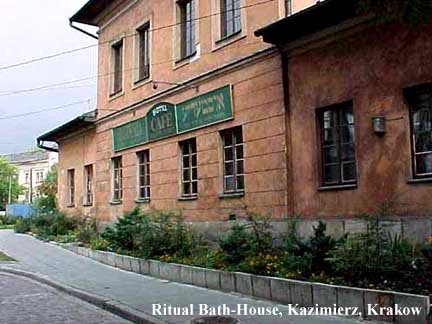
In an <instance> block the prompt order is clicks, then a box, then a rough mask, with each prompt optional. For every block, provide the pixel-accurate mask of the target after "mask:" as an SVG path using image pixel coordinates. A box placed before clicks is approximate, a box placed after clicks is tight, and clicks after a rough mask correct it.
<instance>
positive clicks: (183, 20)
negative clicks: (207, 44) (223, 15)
mask: <svg viewBox="0 0 432 324" xmlns="http://www.w3.org/2000/svg"><path fill="white" fill-rule="evenodd" d="M188 5H190V12H189V13H188V11H187V10H188ZM177 6H178V9H179V27H180V34H179V36H180V37H179V39H180V51H179V60H178V61H182V60H185V59H187V58H190V57H192V56H194V55H195V54H196V53H197V44H196V40H197V24H196V9H197V8H196V0H180V1H177ZM188 16H189V19H188ZM188 22H189V23H190V25H189V26H190V35H188V33H187V32H188V27H189V26H188ZM188 40H189V44H190V48H188Z"/></svg>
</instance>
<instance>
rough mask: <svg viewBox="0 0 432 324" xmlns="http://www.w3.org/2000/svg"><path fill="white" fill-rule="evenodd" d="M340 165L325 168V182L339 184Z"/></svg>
mask: <svg viewBox="0 0 432 324" xmlns="http://www.w3.org/2000/svg"><path fill="white" fill-rule="evenodd" d="M339 172H340V169H339V165H338V164H337V165H327V166H325V167H324V182H326V183H334V182H339V181H340V177H339Z"/></svg>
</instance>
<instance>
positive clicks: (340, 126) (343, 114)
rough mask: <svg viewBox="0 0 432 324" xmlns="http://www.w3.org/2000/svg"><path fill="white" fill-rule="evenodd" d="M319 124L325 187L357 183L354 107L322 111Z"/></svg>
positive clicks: (322, 173) (347, 104)
mask: <svg viewBox="0 0 432 324" xmlns="http://www.w3.org/2000/svg"><path fill="white" fill-rule="evenodd" d="M318 120H319V126H320V137H321V184H322V185H325V186H329V185H343V184H352V183H356V181H357V171H356V158H355V143H354V142H355V136H354V135H355V134H354V114H353V108H352V103H351V102H348V103H344V104H339V105H335V106H331V107H328V108H323V109H320V110H319V111H318Z"/></svg>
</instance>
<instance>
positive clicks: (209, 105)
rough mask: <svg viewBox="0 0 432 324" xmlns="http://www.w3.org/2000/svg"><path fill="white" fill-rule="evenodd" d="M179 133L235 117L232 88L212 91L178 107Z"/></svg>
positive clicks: (226, 87)
mask: <svg viewBox="0 0 432 324" xmlns="http://www.w3.org/2000/svg"><path fill="white" fill-rule="evenodd" d="M176 109H177V130H178V132H179V133H183V132H187V131H190V130H193V129H196V128H200V127H203V126H207V125H210V124H214V123H216V122H221V121H223V120H227V119H230V118H232V117H233V111H232V104H231V86H230V85H228V86H225V87H223V88H220V89H217V90H214V91H211V92H209V93H206V94H203V95H201V96H198V97H195V98H192V99H190V100H187V101H185V102H183V103H180V104H178V105H177V106H176Z"/></svg>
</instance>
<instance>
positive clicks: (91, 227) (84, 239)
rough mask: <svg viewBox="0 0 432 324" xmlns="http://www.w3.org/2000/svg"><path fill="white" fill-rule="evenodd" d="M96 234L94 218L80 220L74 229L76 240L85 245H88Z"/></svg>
mask: <svg viewBox="0 0 432 324" xmlns="http://www.w3.org/2000/svg"><path fill="white" fill-rule="evenodd" d="M97 236H98V234H97V226H96V220H95V219H94V218H86V219H84V220H82V221H81V222H80V223H79V225H78V227H77V228H76V230H75V237H76V240H78V241H79V242H81V243H83V244H85V245H89V244H90V243H91V242H92V241H93V240H94V239H96V238H97Z"/></svg>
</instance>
